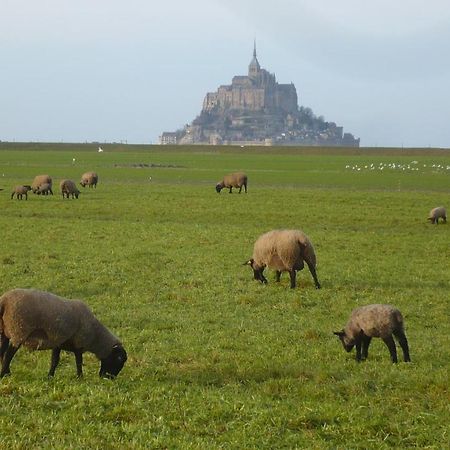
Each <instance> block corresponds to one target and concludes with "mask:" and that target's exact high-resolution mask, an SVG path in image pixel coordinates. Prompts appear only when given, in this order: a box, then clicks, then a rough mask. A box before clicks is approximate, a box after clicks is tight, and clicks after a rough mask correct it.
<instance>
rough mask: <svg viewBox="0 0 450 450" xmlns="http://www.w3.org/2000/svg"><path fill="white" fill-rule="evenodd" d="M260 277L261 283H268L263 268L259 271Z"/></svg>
mask: <svg viewBox="0 0 450 450" xmlns="http://www.w3.org/2000/svg"><path fill="white" fill-rule="evenodd" d="M259 279H260V281H261V283H264V284H267V278H266V277H265V276H264V274H263V271H262V270H260V271H259Z"/></svg>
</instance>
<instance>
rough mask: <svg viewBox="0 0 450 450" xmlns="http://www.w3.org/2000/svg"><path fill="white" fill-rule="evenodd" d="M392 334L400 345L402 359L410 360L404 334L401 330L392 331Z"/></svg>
mask: <svg viewBox="0 0 450 450" xmlns="http://www.w3.org/2000/svg"><path fill="white" fill-rule="evenodd" d="M394 336H395V337H396V338H397V340H398V343H399V344H400V347H401V348H402V350H403V359H404V361H405V362H410V361H411V358H410V357H409V346H408V339H406V335H405V333H404V331H403V330H398V331H394Z"/></svg>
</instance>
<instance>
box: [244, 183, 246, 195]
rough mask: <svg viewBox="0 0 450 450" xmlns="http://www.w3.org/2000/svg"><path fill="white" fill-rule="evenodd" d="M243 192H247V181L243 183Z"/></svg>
mask: <svg viewBox="0 0 450 450" xmlns="http://www.w3.org/2000/svg"><path fill="white" fill-rule="evenodd" d="M244 189H245V193H247V183H246V184H244Z"/></svg>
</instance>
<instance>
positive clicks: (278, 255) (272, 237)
mask: <svg viewBox="0 0 450 450" xmlns="http://www.w3.org/2000/svg"><path fill="white" fill-rule="evenodd" d="M305 261H306V264H308V268H309V271H310V272H311V275H312V277H313V279H314V284H315V286H316V288H317V289H320V287H321V286H320V283H319V280H318V279H317V274H316V254H315V253H314V247H313V245H312V243H311V241H310V239H309V238H308V236H306V234H305V233H303V231H301V230H272V231H269V232H268V233H265V234H263V235H261V236H260V237H259V238H258V239H257V240H256V242H255V245H254V248H253V257H252V259H250V260H249V261H247V262H246V263H244V265H249V266H250V267H251V268H252V269H253V277H254V279H255V280H259V281H261V283H267V279H266V278H265V277H264V275H263V272H264V269H265V268H266V267H269V268H271V269H275V271H276V281H277V282H279V281H280V277H281V272H289V276H290V278H291V289H294V288H295V284H296V271H297V270H302V269H303V268H304V267H305Z"/></svg>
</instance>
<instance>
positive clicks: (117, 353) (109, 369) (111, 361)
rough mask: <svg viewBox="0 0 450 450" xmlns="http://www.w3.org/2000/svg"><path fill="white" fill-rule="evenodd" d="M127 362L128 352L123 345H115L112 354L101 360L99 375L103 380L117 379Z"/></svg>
mask: <svg viewBox="0 0 450 450" xmlns="http://www.w3.org/2000/svg"><path fill="white" fill-rule="evenodd" d="M126 360H127V352H126V351H125V349H124V348H123V347H122V344H115V345H114V346H113V348H112V350H111V353H110V354H109V355H108V356H107V357H106V358H104V359H102V360H101V364H100V372H99V375H100V376H101V377H103V378H111V379H113V378H116V376H117V375H118V374H119V372H120V371H121V370H122V367H123V366H124V364H125V362H126Z"/></svg>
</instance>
